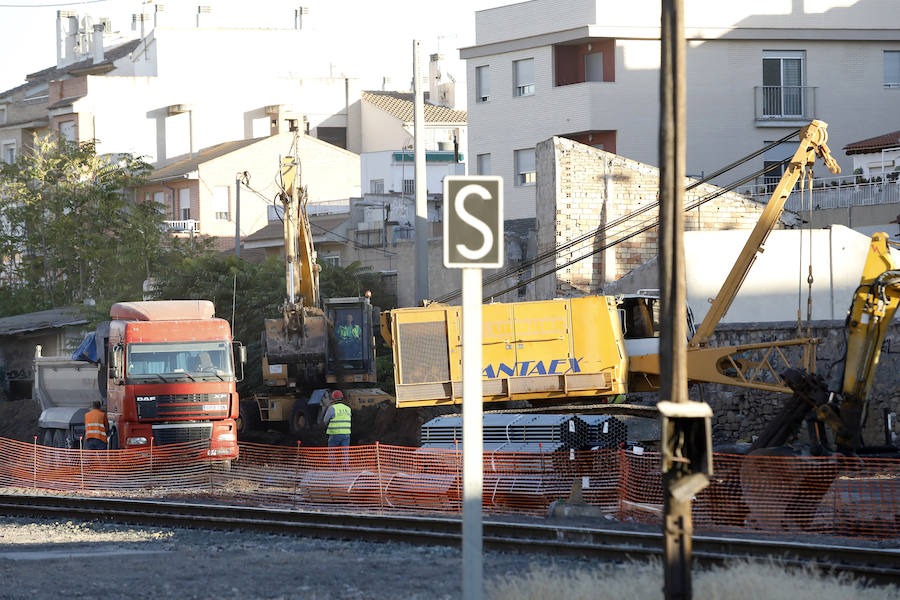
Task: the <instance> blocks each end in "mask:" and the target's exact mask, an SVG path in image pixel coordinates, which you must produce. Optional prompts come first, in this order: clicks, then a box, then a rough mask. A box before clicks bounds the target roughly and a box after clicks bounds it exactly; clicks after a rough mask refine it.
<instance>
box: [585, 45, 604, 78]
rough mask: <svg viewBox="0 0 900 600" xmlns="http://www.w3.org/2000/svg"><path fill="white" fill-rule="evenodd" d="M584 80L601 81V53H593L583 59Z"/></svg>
mask: <svg viewBox="0 0 900 600" xmlns="http://www.w3.org/2000/svg"><path fill="white" fill-rule="evenodd" d="M584 80H585V81H603V53H602V52H594V53H593V54H586V55H585V57H584Z"/></svg>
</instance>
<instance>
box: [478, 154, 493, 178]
mask: <svg viewBox="0 0 900 600" xmlns="http://www.w3.org/2000/svg"><path fill="white" fill-rule="evenodd" d="M475 162H476V168H477V169H478V175H490V174H491V155H490V154H479V155H478V156H476V157H475Z"/></svg>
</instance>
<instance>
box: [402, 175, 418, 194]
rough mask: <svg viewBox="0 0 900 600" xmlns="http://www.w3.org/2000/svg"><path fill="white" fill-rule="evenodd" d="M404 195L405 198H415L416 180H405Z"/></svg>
mask: <svg viewBox="0 0 900 600" xmlns="http://www.w3.org/2000/svg"><path fill="white" fill-rule="evenodd" d="M403 195H404V196H415V195H416V180H415V179H404V180H403Z"/></svg>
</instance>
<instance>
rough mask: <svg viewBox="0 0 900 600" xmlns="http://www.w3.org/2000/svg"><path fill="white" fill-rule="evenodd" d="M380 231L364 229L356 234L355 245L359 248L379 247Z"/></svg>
mask: <svg viewBox="0 0 900 600" xmlns="http://www.w3.org/2000/svg"><path fill="white" fill-rule="evenodd" d="M381 233H382V230H381V229H364V230H360V231H357V232H356V245H357V246H359V247H360V248H377V247H379V246H381Z"/></svg>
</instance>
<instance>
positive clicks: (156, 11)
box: [153, 4, 166, 29]
mask: <svg viewBox="0 0 900 600" xmlns="http://www.w3.org/2000/svg"><path fill="white" fill-rule="evenodd" d="M164 12H166V5H165V4H155V5H154V6H153V28H154V29H156V28H157V27H160V26H162V21H163V18H164V17H163V15H161V14H160V13H164Z"/></svg>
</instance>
